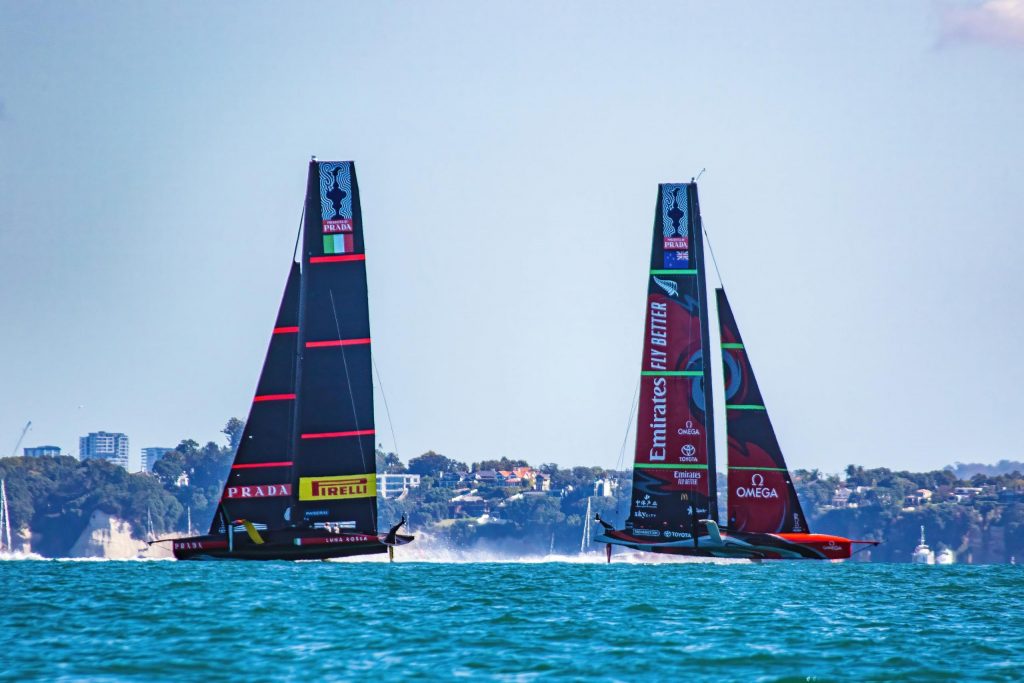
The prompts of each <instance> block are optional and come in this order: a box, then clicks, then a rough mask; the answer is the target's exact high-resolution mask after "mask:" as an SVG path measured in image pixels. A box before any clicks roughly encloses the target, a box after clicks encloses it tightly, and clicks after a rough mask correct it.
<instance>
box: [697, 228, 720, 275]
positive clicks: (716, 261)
mask: <svg viewBox="0 0 1024 683" xmlns="http://www.w3.org/2000/svg"><path fill="white" fill-rule="evenodd" d="M700 229H701V230H702V231H703V232H704V239H705V240H706V241H707V243H708V252H709V253H710V254H711V262H712V263H713V264H715V275H717V276H718V286H719V287H721V288H722V289H725V283H723V282H722V272H721V271H720V270H718V259H716V258H715V248H714V247H713V246H711V237H710V236H709V235H708V229H707V228H706V227H704V221H703V220H701V222H700Z"/></svg>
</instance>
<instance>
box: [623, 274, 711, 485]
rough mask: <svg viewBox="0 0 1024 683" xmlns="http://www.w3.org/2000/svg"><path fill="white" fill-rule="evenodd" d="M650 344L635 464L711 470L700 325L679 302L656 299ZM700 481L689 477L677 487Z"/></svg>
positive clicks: (649, 315)
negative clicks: (708, 467) (705, 431)
mask: <svg viewBox="0 0 1024 683" xmlns="http://www.w3.org/2000/svg"><path fill="white" fill-rule="evenodd" d="M645 342H646V343H645V344H644V363H643V370H642V371H641V374H642V378H641V384H640V423H639V430H638V434H637V453H636V463H637V464H638V465H640V464H648V463H649V464H673V463H674V464H687V465H695V464H703V465H706V464H707V453H706V450H707V447H706V444H705V441H704V438H703V430H702V427H703V394H702V391H701V382H702V375H703V360H702V354H701V353H700V329H699V320H698V319H697V317H696V316H695V315H693V314H691V312H690V311H689V310H687V309H686V307H685V306H683V305H682V304H681V302H680V301H677V300H674V299H669V298H668V297H665V296H663V295H661V294H652V295H650V296H649V297H648V308H647V334H646V339H645ZM700 479H701V475H700V473H694V472H690V473H687V474H686V475H684V477H683V478H682V479H680V480H679V481H678V482H677V483H678V484H679V485H686V486H690V485H695V484H692V482H699V481H700ZM683 482H686V483H685V484H684V483H683Z"/></svg>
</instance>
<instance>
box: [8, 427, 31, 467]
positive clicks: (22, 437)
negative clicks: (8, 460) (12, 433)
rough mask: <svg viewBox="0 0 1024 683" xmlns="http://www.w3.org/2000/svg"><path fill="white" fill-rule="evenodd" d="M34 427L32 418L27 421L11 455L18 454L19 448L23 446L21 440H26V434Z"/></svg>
mask: <svg viewBox="0 0 1024 683" xmlns="http://www.w3.org/2000/svg"><path fill="white" fill-rule="evenodd" d="M30 429H32V420H29V421H28V422H26V423H25V428H24V429H22V430H21V436H19V437H18V443H16V444H14V450H13V451H11V457H12V458H13V457H14V456H16V455H17V454H18V448H20V447H21V442H22V441H24V440H25V435H26V434H28V430H30Z"/></svg>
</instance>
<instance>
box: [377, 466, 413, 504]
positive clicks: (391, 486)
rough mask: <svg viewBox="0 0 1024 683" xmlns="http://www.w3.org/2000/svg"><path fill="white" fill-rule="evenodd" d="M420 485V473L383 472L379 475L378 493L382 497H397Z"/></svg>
mask: <svg viewBox="0 0 1024 683" xmlns="http://www.w3.org/2000/svg"><path fill="white" fill-rule="evenodd" d="M419 487H420V475H418V474H404V473H402V474H392V473H390V472H381V473H379V474H378V475H377V494H378V495H379V496H380V497H381V498H396V497H398V496H400V495H402V494H403V493H405V492H406V491H408V490H409V489H417V488H419Z"/></svg>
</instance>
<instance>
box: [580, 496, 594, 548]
mask: <svg viewBox="0 0 1024 683" xmlns="http://www.w3.org/2000/svg"><path fill="white" fill-rule="evenodd" d="M590 500H591V497H590V496H587V514H585V515H583V538H582V539H580V553H585V552H587V550H589V549H590V543H591V536H593V532H591V530H590V517H591V512H590Z"/></svg>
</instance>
